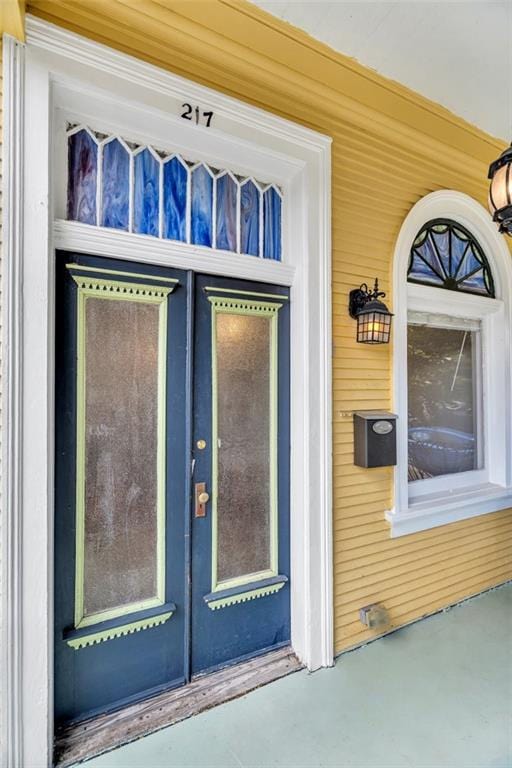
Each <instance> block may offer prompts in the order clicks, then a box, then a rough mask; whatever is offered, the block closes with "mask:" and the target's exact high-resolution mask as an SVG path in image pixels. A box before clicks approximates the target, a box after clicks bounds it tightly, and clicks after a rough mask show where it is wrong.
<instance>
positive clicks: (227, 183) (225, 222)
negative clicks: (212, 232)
mask: <svg viewBox="0 0 512 768" xmlns="http://www.w3.org/2000/svg"><path fill="white" fill-rule="evenodd" d="M236 191H237V185H236V183H235V182H234V181H233V179H232V178H231V176H229V175H228V174H227V173H226V174H225V175H224V176H221V177H220V179H217V248H220V249H221V250H223V251H236Z"/></svg>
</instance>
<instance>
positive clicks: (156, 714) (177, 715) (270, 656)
mask: <svg viewBox="0 0 512 768" xmlns="http://www.w3.org/2000/svg"><path fill="white" fill-rule="evenodd" d="M299 669H302V664H301V663H300V662H299V660H298V659H297V657H296V656H295V654H294V653H293V651H292V650H291V648H290V647H289V646H287V647H286V648H280V649H279V650H277V651H270V652H269V653H266V654H264V655H263V656H257V657H256V658H254V659H250V660H249V661H244V662H241V663H240V664H235V665H233V666H231V667H226V668H224V669H221V670H219V671H218V672H213V673H211V674H209V675H203V676H201V677H198V678H196V679H194V680H192V682H191V683H189V684H188V685H185V686H183V687H181V688H175V689H174V690H172V691H166V692H165V693H160V694H158V695H157V696H152V697H151V698H149V699H146V700H145V701H142V702H138V703H137V704H132V705H130V706H128V707H125V708H124V709H122V710H119V711H118V712H113V713H110V714H106V715H99V716H98V717H94V718H92V719H91V720H84V721H83V722H81V723H79V724H77V725H74V726H68V727H67V728H64V729H62V730H61V731H59V733H58V734H57V736H56V739H55V765H57V766H60V767H61V768H65V766H70V765H73V764H74V763H79V762H81V761H83V760H88V759H89V758H91V757H96V756H97V755H100V754H102V753H103V752H108V751H109V750H111V749H114V748H115V747H119V746H121V745H122V744H127V743H128V742H130V741H135V740H136V739H140V738H141V737H142V736H146V735H147V734H149V733H154V732H155V731H158V730H160V729H161V728H165V727H166V726H168V725H173V724H174V723H179V722H180V721H181V720H185V719H186V718H188V717H191V716H192V715H197V714H198V713H199V712H204V711H205V710H207V709H211V707H215V706H217V705H218V704H222V703H224V702H226V701H230V700H231V699H236V698H238V697H239V696H243V695H244V694H246V693H248V692H249V691H253V690H254V689H255V688H260V687H261V686H262V685H266V684H267V683H270V682H272V681H273V680H277V679H278V678H280V677H285V676H286V675H289V674H291V673H292V672H296V671H297V670H299Z"/></svg>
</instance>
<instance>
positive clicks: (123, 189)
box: [101, 139, 130, 229]
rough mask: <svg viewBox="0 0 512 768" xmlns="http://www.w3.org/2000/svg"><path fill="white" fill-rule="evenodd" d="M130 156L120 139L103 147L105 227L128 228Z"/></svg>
mask: <svg viewBox="0 0 512 768" xmlns="http://www.w3.org/2000/svg"><path fill="white" fill-rule="evenodd" d="M129 179H130V158H129V156H128V152H127V151H126V149H125V148H124V147H123V145H122V144H121V142H120V141H118V140H117V139H114V141H109V142H108V144H105V146H104V147H103V204H102V214H101V223H102V225H103V226H104V227H113V228H114V229H128V219H129Z"/></svg>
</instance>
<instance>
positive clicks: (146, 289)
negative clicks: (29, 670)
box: [71, 265, 176, 642]
mask: <svg viewBox="0 0 512 768" xmlns="http://www.w3.org/2000/svg"><path fill="white" fill-rule="evenodd" d="M72 266H74V265H72ZM79 268H80V269H82V267H79ZM95 271H98V270H95ZM71 276H72V278H73V280H74V281H75V283H76V284H77V286H78V295H77V435H76V541H75V563H76V565H75V628H77V629H78V628H81V627H86V626H92V625H95V624H99V623H100V622H103V621H108V620H110V619H113V618H116V617H118V616H123V615H126V614H129V613H134V612H136V611H140V610H145V609H148V608H153V607H155V606H158V605H163V604H164V603H165V428H166V425H165V413H166V404H165V401H166V346H167V298H168V296H169V294H170V293H172V291H173V290H174V288H175V287H176V286H175V283H173V284H172V285H165V286H161V285H152V284H148V283H139V282H137V283H133V282H125V281H122V280H113V279H104V278H97V277H89V276H88V275H77V274H74V273H73V272H72V273H71ZM88 298H95V299H104V300H108V301H135V302H140V303H145V304H156V305H158V306H159V329H158V335H159V338H158V427H157V430H158V436H157V531H158V533H157V594H156V595H155V596H154V597H151V598H148V599H146V600H141V601H138V602H133V603H128V604H126V605H122V606H119V607H117V608H112V609H109V610H105V611H101V612H98V613H95V614H91V615H88V616H84V566H85V415H86V414H85V394H86V375H87V372H86V370H85V351H86V350H85V319H86V317H85V313H86V305H87V299H88ZM168 618H169V617H168ZM138 623H140V622H138ZM105 631H108V630H105ZM100 634H101V633H100ZM73 642H74V641H73Z"/></svg>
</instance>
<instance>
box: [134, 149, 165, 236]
mask: <svg viewBox="0 0 512 768" xmlns="http://www.w3.org/2000/svg"><path fill="white" fill-rule="evenodd" d="M134 171H135V189H134V200H133V229H134V231H135V232H138V233H139V234H141V235H155V236H158V212H159V189H158V186H159V185H158V176H159V173H158V171H159V163H158V162H157V160H156V159H155V158H154V157H153V155H152V154H151V152H150V151H149V149H145V150H144V151H143V152H140V153H139V154H138V155H135V158H134Z"/></svg>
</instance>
